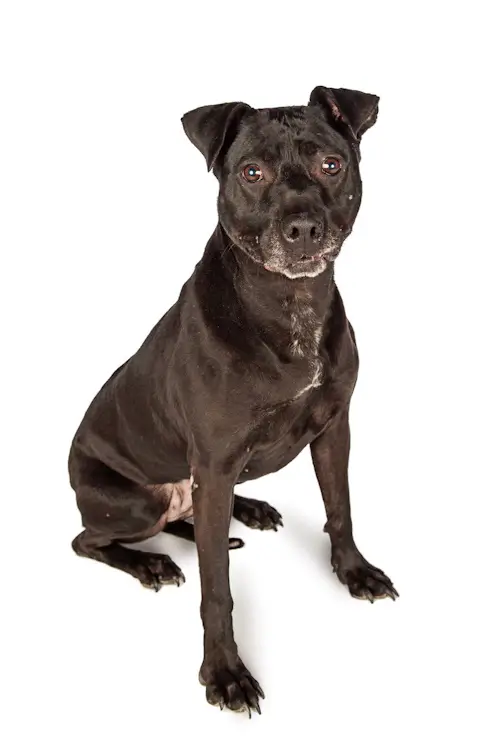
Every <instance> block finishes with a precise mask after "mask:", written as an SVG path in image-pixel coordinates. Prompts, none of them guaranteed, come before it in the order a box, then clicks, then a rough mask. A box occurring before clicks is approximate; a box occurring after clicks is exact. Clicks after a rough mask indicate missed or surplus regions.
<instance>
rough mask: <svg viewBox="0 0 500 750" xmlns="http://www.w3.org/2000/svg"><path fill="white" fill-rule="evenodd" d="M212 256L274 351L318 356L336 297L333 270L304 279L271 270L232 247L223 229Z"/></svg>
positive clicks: (216, 235) (215, 238)
mask: <svg viewBox="0 0 500 750" xmlns="http://www.w3.org/2000/svg"><path fill="white" fill-rule="evenodd" d="M211 245H212V247H210V246H211ZM207 253H209V254H210V255H212V259H213V261H214V262H215V263H217V262H219V263H220V265H221V271H222V272H223V273H224V276H225V277H226V279H230V280H231V284H232V293H233V294H234V296H235V298H236V302H237V304H238V306H239V307H240V309H242V311H243V312H244V314H245V317H246V318H247V320H248V321H250V322H251V323H252V325H253V326H254V327H255V328H256V329H258V331H259V335H260V336H261V338H262V339H263V340H264V341H265V342H266V343H267V344H268V345H269V346H270V347H271V348H273V349H274V350H276V351H277V352H279V353H281V354H282V355H283V356H284V357H285V358H288V357H290V358H292V359H297V358H306V359H311V358H312V357H315V356H316V355H317V353H318V347H319V344H320V341H321V337H322V333H323V327H324V322H325V320H326V317H327V315H328V312H329V311H330V310H331V308H332V299H333V295H334V292H335V284H334V279H333V270H332V267H331V266H329V267H328V268H327V270H325V271H324V272H323V273H322V274H319V275H318V276H315V277H312V278H307V277H306V278H300V279H289V278H287V277H285V276H282V275H281V274H277V273H273V272H271V271H267V270H266V269H265V268H264V267H263V266H262V265H260V264H258V263H256V262H255V261H253V260H252V259H251V258H249V257H248V256H247V255H246V253H245V252H244V251H243V250H242V249H240V248H238V247H236V246H235V245H234V244H233V243H231V241H230V239H229V238H228V237H227V235H226V234H225V232H224V230H223V229H222V227H221V226H220V225H219V226H218V227H217V229H216V231H215V232H214V235H213V237H212V239H211V241H210V243H209V246H208V247H207ZM214 256H215V257H214Z"/></svg>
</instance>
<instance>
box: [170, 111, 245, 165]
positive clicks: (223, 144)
mask: <svg viewBox="0 0 500 750" xmlns="http://www.w3.org/2000/svg"><path fill="white" fill-rule="evenodd" d="M252 111H253V110H252V108H251V107H249V106H248V104H244V103H243V102H231V103H229V104H213V105H210V106H208V107H198V109H193V110H191V112H187V113H186V114H185V115H184V117H183V118H182V125H183V127H184V131H185V133H186V135H187V137H188V138H189V140H190V141H191V143H193V144H194V145H195V146H196V148H197V149H199V150H200V151H201V153H202V154H203V156H204V157H205V159H206V162H207V167H208V171H210V170H211V169H212V168H213V167H214V166H215V163H216V162H217V160H218V159H219V158H221V157H222V156H223V153H224V152H225V151H227V149H228V148H229V146H230V144H231V141H232V140H234V138H235V136H236V133H237V131H238V127H239V125H240V122H241V120H242V118H243V117H244V116H245V115H246V114H248V113H249V112H252Z"/></svg>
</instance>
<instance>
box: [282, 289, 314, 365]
mask: <svg viewBox="0 0 500 750" xmlns="http://www.w3.org/2000/svg"><path fill="white" fill-rule="evenodd" d="M284 308H285V311H286V313H287V314H288V315H289V318H290V352H291V354H292V355H293V356H294V357H296V358H298V357H307V358H311V357H312V358H315V357H317V354H318V346H319V342H320V340H321V333H322V326H321V322H320V321H319V319H318V315H317V314H316V312H315V310H314V308H313V306H312V304H311V300H310V298H309V297H298V296H294V297H292V298H289V299H287V300H285V302H284Z"/></svg>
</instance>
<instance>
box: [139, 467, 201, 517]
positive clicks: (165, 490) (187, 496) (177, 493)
mask: <svg viewBox="0 0 500 750" xmlns="http://www.w3.org/2000/svg"><path fill="white" fill-rule="evenodd" d="M147 488H148V490H150V491H151V492H152V494H153V495H154V496H155V497H157V498H158V499H159V500H161V501H162V503H163V504H164V505H165V508H166V512H165V514H164V515H163V522H164V523H171V522H172V521H181V520H183V519H185V518H190V517H191V516H192V515H193V498H192V489H193V477H190V479H182V480H181V481H180V482H166V483H165V484H149V485H147Z"/></svg>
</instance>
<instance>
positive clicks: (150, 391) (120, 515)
mask: <svg viewBox="0 0 500 750" xmlns="http://www.w3.org/2000/svg"><path fill="white" fill-rule="evenodd" d="M377 111H378V97H376V96H372V95H370V94H364V93H361V92H359V91H350V90H347V89H328V88H324V87H321V86H320V87H317V88H315V89H314V91H313V92H312V94H311V98H310V101H309V105H308V106H307V107H284V108H275V109H261V110H255V109H252V108H251V107H249V106H248V105H246V104H242V103H241V102H238V103H232V104H220V105H216V106H210V107H201V108H200V109H197V110H194V111H192V112H189V113H188V114H186V115H185V116H184V118H183V125H184V128H185V131H186V133H187V135H188V137H189V138H190V140H191V141H192V142H193V143H194V144H195V145H196V146H197V147H198V148H199V149H200V151H201V152H202V153H203V155H204V157H205V158H206V161H207V165H208V168H209V169H213V170H214V172H215V174H216V176H217V178H218V180H219V182H220V194H219V202H218V205H219V223H218V226H217V228H216V229H215V232H214V234H213V235H212V237H211V239H210V240H209V242H208V245H207V247H206V249H205V253H204V255H203V258H202V259H201V261H200V262H199V263H198V265H197V267H196V269H195V271H194V273H193V275H192V276H191V278H190V279H189V281H188V282H187V283H186V284H185V285H184V287H183V289H182V291H181V294H180V297H179V300H178V302H177V303H176V304H175V305H174V306H173V307H172V308H171V310H169V312H167V313H166V315H165V316H164V317H163V318H162V319H161V320H160V322H159V323H158V324H157V325H156V326H155V328H153V330H152V331H151V333H150V334H149V336H148V338H147V339H146V341H145V342H144V344H143V345H142V346H141V348H140V349H139V351H138V352H137V353H136V354H135V355H134V356H133V357H132V358H131V359H129V360H128V361H127V362H126V363H125V364H124V365H122V366H121V367H120V368H119V369H118V370H117V371H116V372H115V373H114V374H113V375H112V376H111V378H110V379H109V380H108V382H107V383H106V384H105V385H104V386H103V388H102V390H101V391H100V392H99V394H98V395H97V396H96V398H95V399H94V401H93V402H92V404H91V405H90V407H89V409H88V411H87V413H86V415H85V417H84V419H83V422H82V424H81V426H80V427H79V429H78V431H77V433H76V436H75V438H74V441H73V445H72V447H71V453H70V459H69V470H70V477H71V484H72V487H73V488H74V490H75V492H76V496H77V501H78V507H79V509H80V511H81V514H82V519H83V526H84V531H83V532H82V533H81V534H79V536H77V537H76V539H75V540H74V542H73V548H74V550H75V551H76V552H77V553H78V554H79V555H83V556H85V557H90V558H92V559H94V560H100V561H101V562H105V563H107V564H108V565H111V566H113V567H115V568H119V569H120V570H124V571H126V572H127V573H130V574H131V575H133V576H135V577H136V578H138V579H139V581H140V582H141V583H142V584H143V585H145V586H149V587H152V588H154V589H157V590H158V589H159V588H160V587H161V585H162V584H167V583H176V584H178V585H179V584H180V583H181V582H183V580H184V577H183V575H182V572H181V570H180V569H179V568H178V567H177V566H176V565H175V563H174V562H173V561H172V560H171V559H170V558H169V557H167V556H166V555H159V554H152V553H146V552H141V551H138V550H131V549H128V548H125V547H123V546H121V545H120V542H125V543H128V542H135V541H140V540H143V539H146V538H147V537H151V536H153V535H154V534H157V533H158V532H159V531H161V530H166V531H170V530H171V531H172V532H173V533H176V534H178V535H181V536H184V537H186V538H193V539H194V538H195V539H196V545H197V548H198V554H199V562H200V571H201V585H202V605H201V614H202V619H203V624H204V630H205V650H204V660H203V664H202V667H201V671H200V680H201V681H202V683H203V684H204V685H206V693H207V699H208V701H209V702H210V703H212V704H217V705H220V706H221V708H222V707H223V706H228V707H229V708H231V709H233V710H241V709H243V710H248V711H251V709H255V710H257V711H259V695H260V696H262V697H263V693H262V691H261V688H260V686H259V684H258V683H257V682H256V680H255V679H254V678H253V677H252V675H251V674H250V673H249V672H248V670H247V669H246V668H245V666H244V664H243V663H242V661H241V660H240V658H239V657H238V649H237V647H236V643H235V641H234V637H233V628H232V618H231V610H232V599H231V592H230V588H229V577H228V565H229V562H228V557H229V553H228V546H238V545H239V544H240V542H239V540H232V541H231V543H230V544H229V545H228V532H229V523H230V520H231V516H232V515H234V516H235V517H236V518H239V519H240V520H241V521H243V522H244V523H246V524H247V525H249V526H252V527H260V528H276V527H277V525H278V524H280V523H281V516H280V514H279V513H278V512H277V511H276V510H274V508H271V507H270V506H269V505H267V504H266V503H261V502H258V501H256V500H249V499H245V498H242V497H239V496H238V495H235V494H234V488H235V485H236V484H238V483H241V482H244V481H246V480H247V479H255V478H257V477H261V476H263V475H265V474H269V473H270V472H274V471H278V470H279V469H281V468H282V467H283V466H285V465H286V464H288V463H289V462H290V461H292V460H293V459H294V458H295V456H297V454H298V453H299V452H300V451H301V450H302V449H303V448H304V447H305V446H306V445H310V446H311V453H312V458H313V463H314V468H315V471H316V476H317V478H318V482H319V486H320V489H321V492H322V495H323V500H324V503H325V508H326V518H327V521H326V525H325V530H326V531H327V532H328V533H329V535H330V538H331V543H332V564H333V568H334V570H335V571H336V573H337V575H338V577H339V578H340V580H341V581H342V582H343V583H345V584H346V585H347V586H348V588H349V591H350V593H351V594H352V595H353V596H355V597H358V598H361V599H369V600H370V601H373V600H374V599H378V598H382V597H386V596H390V597H393V598H394V597H395V596H397V593H396V591H395V589H394V588H393V586H392V583H391V581H390V580H389V579H388V578H387V576H385V575H384V573H383V572H382V571H381V570H379V569H378V568H375V567H373V566H372V565H370V564H369V563H368V562H367V561H366V560H365V558H364V557H363V556H362V555H361V554H360V552H359V551H358V549H357V548H356V545H355V544H354V541H353V535H352V525H351V515H350V507H349V487H348V480H347V464H348V457H349V417H348V413H349V402H350V399H351V395H352V392H353V389H354V385H355V382H356V376H357V369H358V357H357V350H356V344H355V339H354V333H353V330H352V328H351V326H350V324H349V322H348V320H347V318H346V315H345V312H344V307H343V304H342V300H341V298H340V294H339V292H338V290H337V287H336V285H335V283H334V279H333V266H334V261H335V258H336V257H337V256H338V254H339V252H340V249H341V247H342V244H343V242H344V240H345V238H346V237H347V236H348V234H349V233H350V231H351V229H352V226H353V223H354V219H355V217H356V214H357V212H358V209H359V205H360V201H361V179H360V174H359V158H360V155H359V141H360V137H361V135H362V133H364V131H365V130H367V128H369V127H370V126H371V125H373V124H374V122H375V120H376V116H377ZM191 515H192V516H193V518H194V529H193V526H192V525H191V524H190V523H189V522H187V521H186V520H185V519H186V518H187V517H189V516H191ZM167 524H168V526H167ZM165 527H167V528H165Z"/></svg>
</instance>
